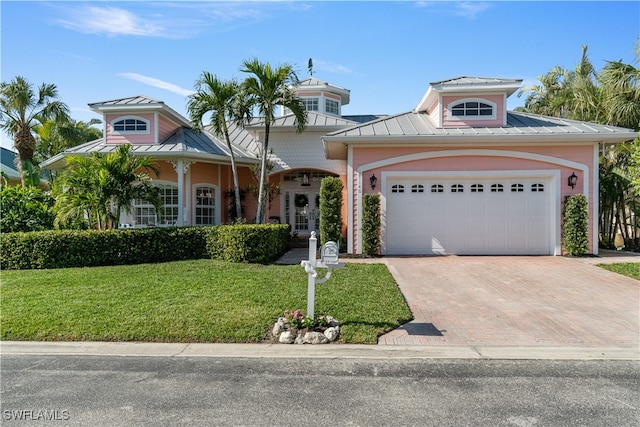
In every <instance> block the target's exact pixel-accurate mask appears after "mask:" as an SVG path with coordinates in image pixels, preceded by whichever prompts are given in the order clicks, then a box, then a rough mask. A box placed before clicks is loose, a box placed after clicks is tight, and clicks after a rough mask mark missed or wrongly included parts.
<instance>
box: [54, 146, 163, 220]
mask: <svg viewBox="0 0 640 427" xmlns="http://www.w3.org/2000/svg"><path fill="white" fill-rule="evenodd" d="M149 172H154V173H155V174H156V176H157V175H158V174H159V170H158V168H157V167H156V166H155V164H154V160H153V159H152V158H151V157H147V156H144V157H136V156H134V155H133V152H132V150H131V145H129V144H124V145H120V146H118V147H117V148H116V149H115V150H114V151H113V152H111V153H108V154H103V153H97V152H94V153H92V155H91V156H90V157H84V156H80V155H74V156H69V157H68V159H67V168H66V169H65V171H64V172H63V173H62V175H61V176H60V177H59V179H58V180H56V185H55V187H54V194H55V196H56V210H57V215H56V225H59V226H60V225H65V224H69V223H78V222H86V224H87V225H88V226H89V227H90V228H94V227H95V228H98V229H105V228H109V227H110V226H111V225H112V224H113V223H116V224H117V223H118V221H119V218H120V212H121V211H123V210H124V211H126V212H129V211H130V210H131V207H132V204H133V201H134V200H135V199H146V200H148V201H149V202H151V203H152V204H153V205H154V206H155V207H156V209H157V210H160V200H159V193H158V189H157V188H155V187H153V186H152V184H151V177H150V176H149V174H148V173H149ZM110 222H111V225H110Z"/></svg>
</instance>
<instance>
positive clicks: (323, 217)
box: [320, 177, 343, 245]
mask: <svg viewBox="0 0 640 427" xmlns="http://www.w3.org/2000/svg"><path fill="white" fill-rule="evenodd" d="M342 187H343V186H342V181H340V178H336V177H327V178H323V179H322V181H321V182H320V244H322V245H324V244H325V243H327V242H330V241H334V242H337V243H338V244H340V242H341V240H342V239H341V237H342Z"/></svg>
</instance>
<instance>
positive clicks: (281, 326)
mask: <svg viewBox="0 0 640 427" xmlns="http://www.w3.org/2000/svg"><path fill="white" fill-rule="evenodd" d="M284 324H285V321H284V317H279V318H278V321H277V322H276V324H275V325H273V331H272V332H273V336H274V337H277V336H278V335H280V333H281V332H282V331H284V329H285V328H284Z"/></svg>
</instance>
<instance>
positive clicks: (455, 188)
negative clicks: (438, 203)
mask: <svg viewBox="0 0 640 427" xmlns="http://www.w3.org/2000/svg"><path fill="white" fill-rule="evenodd" d="M451 192H452V193H462V192H464V185H462V184H453V185H451Z"/></svg>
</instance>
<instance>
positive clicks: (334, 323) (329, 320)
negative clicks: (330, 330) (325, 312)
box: [324, 316, 340, 326]
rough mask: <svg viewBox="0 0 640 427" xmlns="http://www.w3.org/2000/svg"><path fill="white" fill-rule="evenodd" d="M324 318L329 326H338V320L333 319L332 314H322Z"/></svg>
mask: <svg viewBox="0 0 640 427" xmlns="http://www.w3.org/2000/svg"><path fill="white" fill-rule="evenodd" d="M324 320H325V322H327V324H328V325H329V326H340V321H339V320H338V319H334V318H333V316H324Z"/></svg>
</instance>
